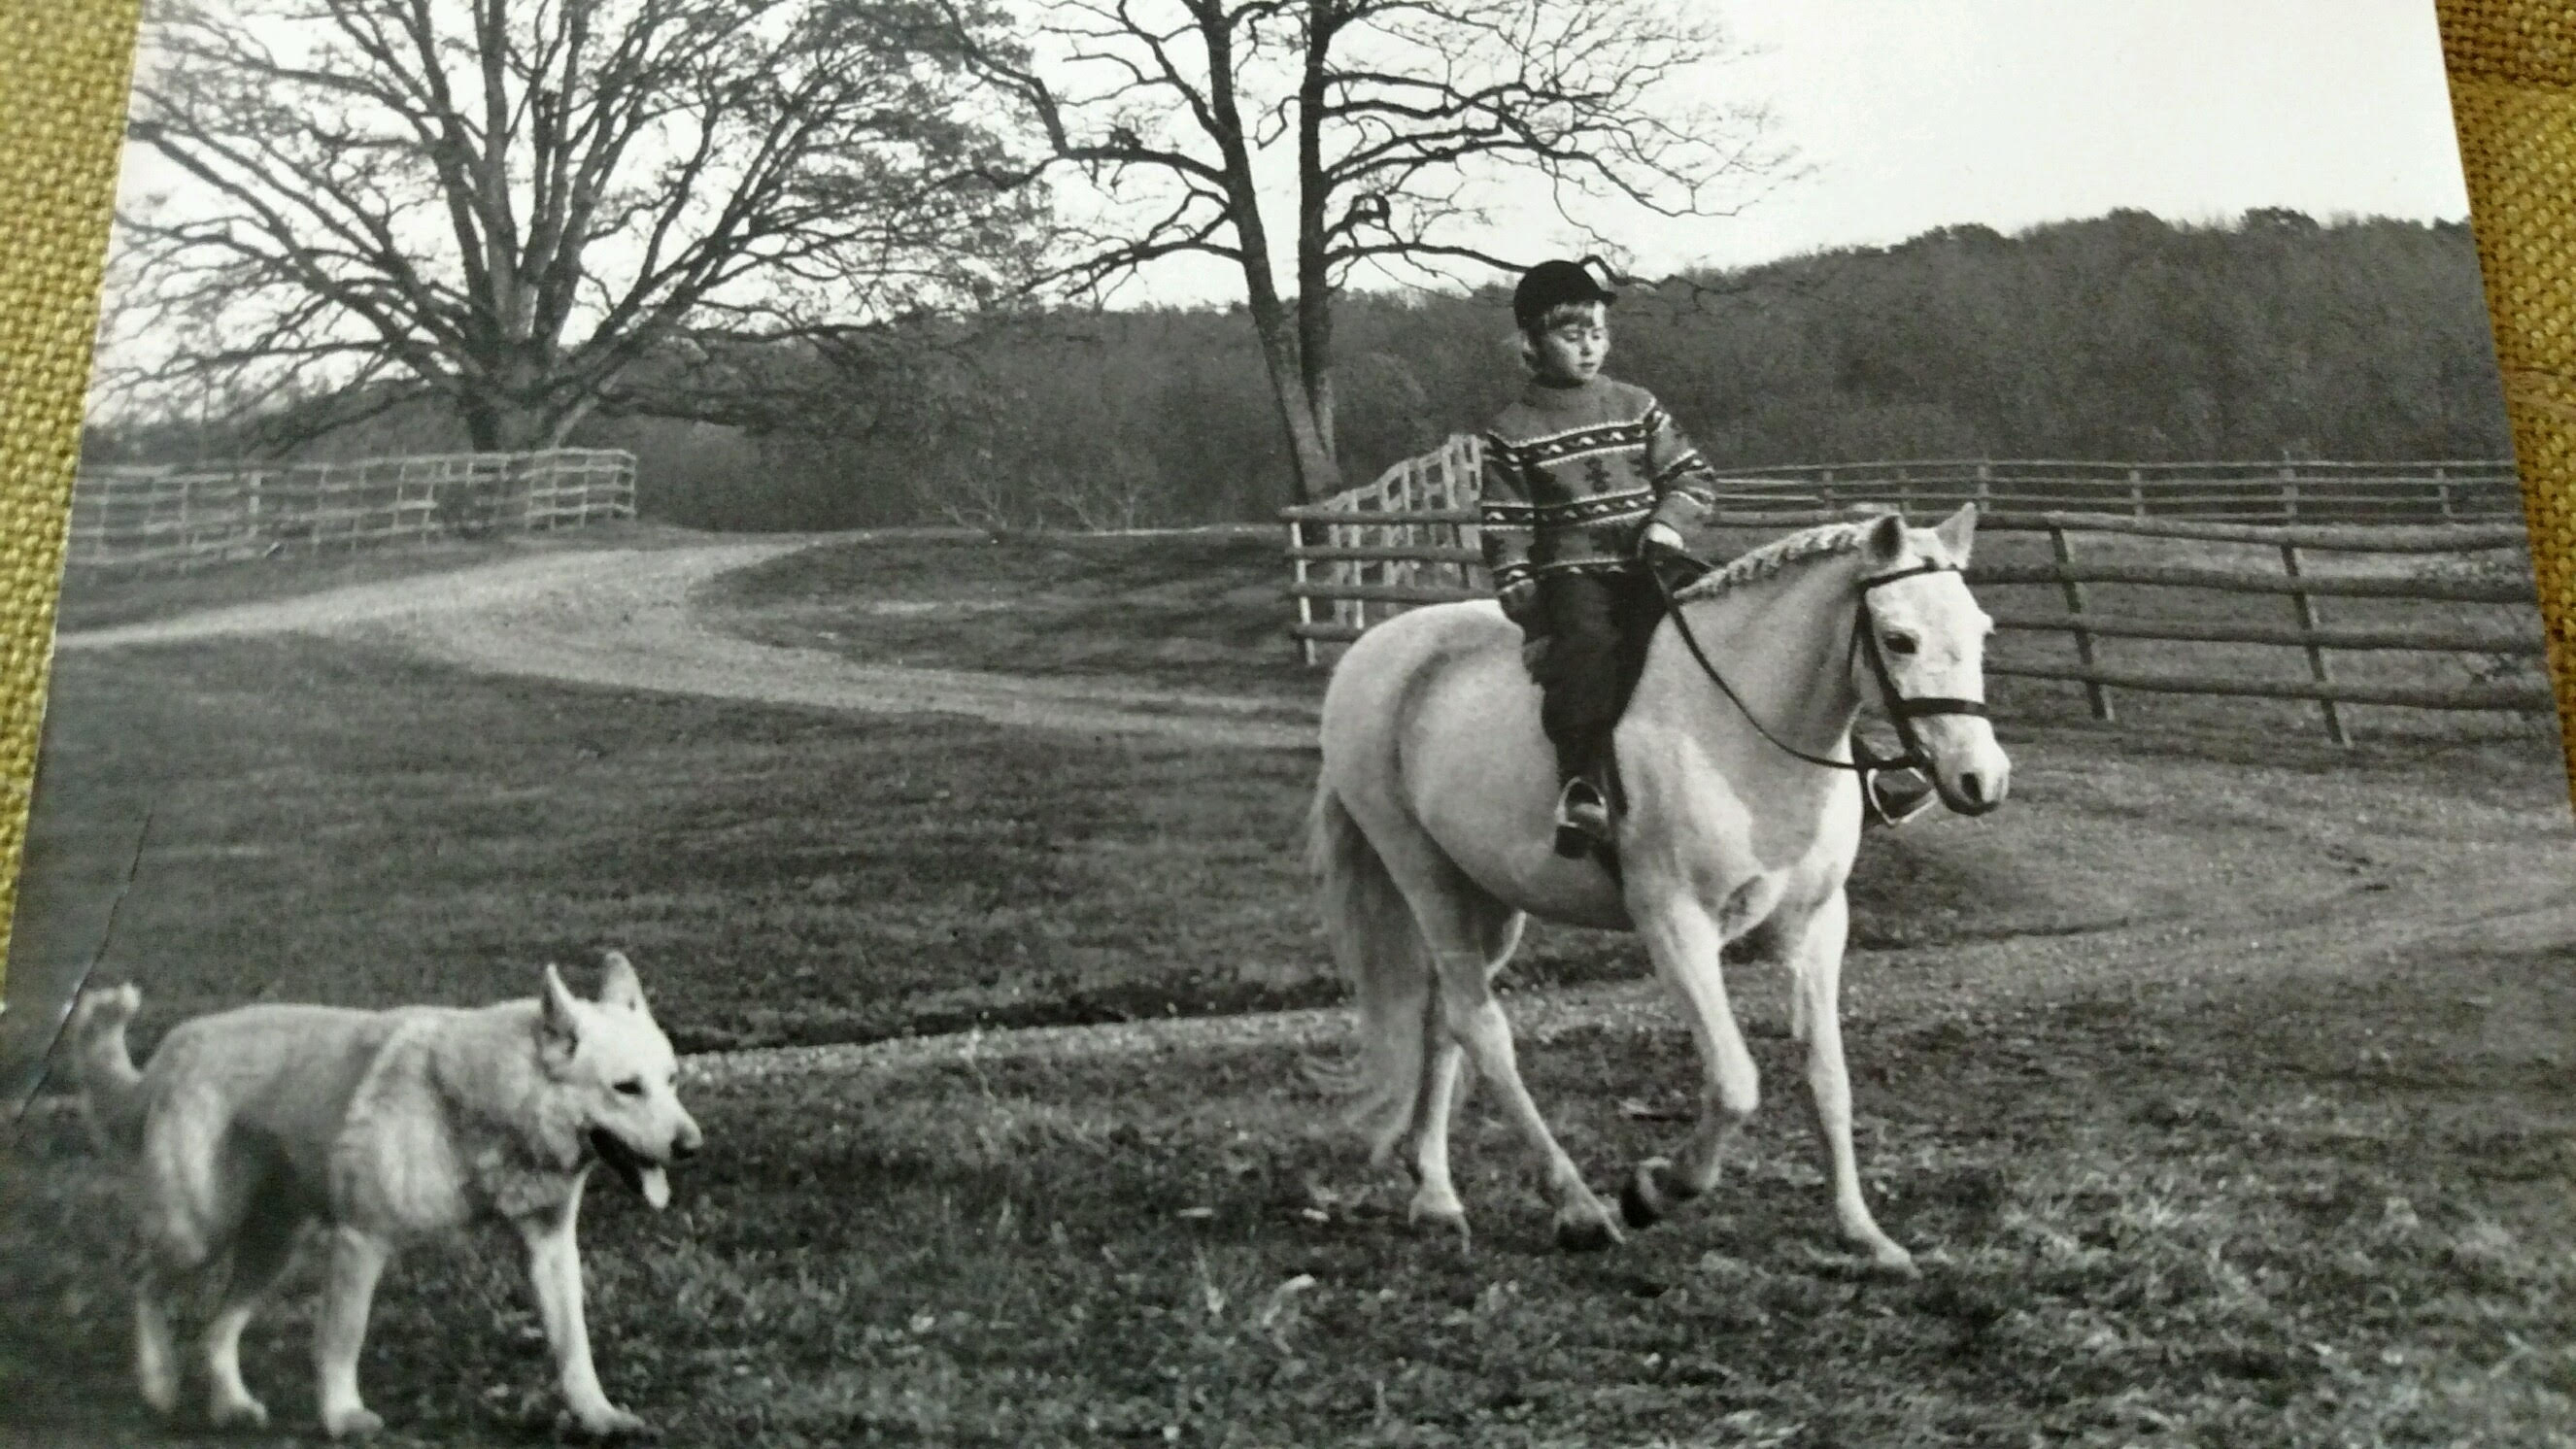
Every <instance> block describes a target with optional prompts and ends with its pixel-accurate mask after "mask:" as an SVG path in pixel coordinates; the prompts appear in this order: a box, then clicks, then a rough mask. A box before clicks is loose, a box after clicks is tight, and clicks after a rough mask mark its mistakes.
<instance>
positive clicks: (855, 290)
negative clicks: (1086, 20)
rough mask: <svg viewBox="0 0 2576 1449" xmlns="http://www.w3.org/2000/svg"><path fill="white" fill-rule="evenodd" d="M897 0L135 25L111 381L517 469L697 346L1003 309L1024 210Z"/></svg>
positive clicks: (265, 0) (530, 5) (978, 20)
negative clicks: (130, 175)
mask: <svg viewBox="0 0 2576 1449" xmlns="http://www.w3.org/2000/svg"><path fill="white" fill-rule="evenodd" d="M907 3H909V0H861V3H847V0H842V3H833V4H824V3H818V0H216V3H202V0H181V3H170V4H162V5H158V6H156V8H155V9H154V11H153V12H152V13H151V15H150V17H149V20H148V25H147V29H146V32H145V41H144V46H143V49H142V51H141V53H140V56H139V60H138V73H137V84H136V88H135V98H134V106H133V112H132V123H131V137H132V139H133V141H134V142H136V143H138V144H139V145H141V146H143V147H148V148H150V150H151V151H152V152H154V153H157V155H158V157H159V158H161V159H162V160H163V161H164V162H165V163H166V168H165V170H167V171H168V172H169V173H170V175H171V177H172V180H171V184H170V185H169V186H168V187H167V188H166V189H165V190H164V191H163V192H162V194H161V195H159V196H157V197H146V198H143V199H142V200H141V201H140V202H139V203H137V204H133V205H129V206H128V207H127V208H126V210H125V213H124V214H123V215H122V216H121V217H120V226H119V242H118V247H117V252H116V255H115V258H114V263H115V269H114V273H113V281H112V285H111V298H110V300H111V312H110V331H109V337H108V342H109V347H108V349H107V356H108V357H109V359H110V361H111V364H112V366H111V370H110V372H109V373H108V375H107V380H108V381H109V382H110V383H111V385H113V386H116V387H118V388H120V389H122V390H123V392H124V393H125V395H127V396H129V397H131V398H133V399H134V400H135V401H137V402H138V403H140V404H141V405H143V406H146V407H150V406H155V405H157V406H159V407H161V408H164V409H167V408H170V407H172V406H173V405H174V404H175V405H178V406H186V405H187V404H189V403H192V402H194V401H196V400H198V399H199V398H202V397H211V398H213V399H214V400H215V402H216V404H217V405H218V406H219V407H222V406H229V407H237V408H241V409H246V410H250V411H256V412H261V413H263V414H266V415H268V416H272V417H276V416H289V417H293V418H295V419H298V420H300V423H299V426H301V427H303V428H305V429H307V430H310V429H312V428H328V427H333V426H339V425H343V424H346V423H349V422H352V421H355V420H357V419H358V418H360V417H363V416H367V415H372V414H374V413H376V412H380V411H382V410H385V409H388V408H393V407H397V406H404V405H416V404H417V401H418V400H419V399H421V398H422V397H424V396H427V397H431V398H435V399H437V400H439V401H440V402H442V403H444V404H445V405H447V406H449V407H451V408H452V409H453V411H454V414H455V416H456V417H457V418H458V419H460V420H461V422H462V424H463V426H464V428H465V431H466V432H467V434H468V435H469V436H470V438H471V441H472V443H473V445H474V446H475V447H477V448H484V449H518V448H525V447H533V446H545V445H550V444H554V443H558V442H560V441H561V440H562V439H563V438H564V436H565V435H566V434H567V433H568V432H569V431H570V430H571V428H572V427H573V426H574V425H575V424H576V423H578V422H579V421H580V420H581V419H582V418H583V417H584V416H585V415H587V414H588V413H589V412H590V411H591V410H593V409H595V408H597V407H598V406H599V405H600V404H601V403H602V401H603V400H614V399H616V398H617V397H618V396H619V390H620V388H621V387H622V386H624V385H626V384H627V383H628V382H629V381H631V380H632V379H633V378H635V377H636V376H637V374H638V364H640V363H644V362H646V361H647V360H648V359H651V360H653V362H654V364H655V365H654V366H652V367H650V368H645V369H643V371H644V372H649V373H652V374H655V375H656V376H657V377H659V378H661V379H663V380H667V379H668V378H669V376H670V375H671V368H670V367H669V365H668V363H669V359H670V358H671V357H672V356H673V355H675V354H677V355H685V354H686V353H687V351H688V350H689V349H688V348H687V347H686V346H684V345H682V344H684V343H685V342H687V341H689V340H691V339H695V340H698V341H705V340H707V339H708V338H710V337H713V338H725V339H742V338H768V337H778V336H795V335H804V336H807V337H812V336H815V335H818V334H827V333H829V332H831V331H832V330H834V329H838V328H845V327H849V326H853V325H865V324H866V323H868V322H869V321H871V320H873V319H882V318H884V317H886V316H889V315H899V314H902V313H904V312H907V311H910V310H915V309H920V308H924V307H937V306H949V305H955V304H957V303H959V302H961V301H971V300H973V299H975V298H977V297H980V296H986V295H991V294H994V293H997V292H1002V291H1007V290H1009V289H1011V288H1013V287H1015V286H1016V285H1018V282H1019V278H1018V276H1017V274H1016V273H1015V272H1014V271H1013V268H1014V267H1015V266H1016V265H1017V264H1018V258H1019V257H1020V254H1021V249H1022V248H1023V246H1024V242H1025V238H1026V235H1027V232H1026V229H1025V223H1026V222H1027V221H1028V219H1029V216H1030V214H1031V212H1032V211H1033V210H1034V209H1035V208H1036V207H1037V206H1038V205H1039V204H1040V200H1041V199H1040V198H1039V197H1037V196H1036V195H1034V194H1032V193H1019V194H1010V195H1006V194H1004V193H1003V192H1001V191H1000V190H999V189H998V188H997V187H996V186H995V185H994V184H993V181H992V178H993V176H994V175H995V174H996V173H997V172H999V171H1002V170H1006V169H1008V168H1009V166H1010V164H1011V163H1010V162H1009V159H1008V158H1007V157H1005V156H1004V155H1003V154H1002V153H1001V151H1000V150H999V149H998V148H997V146H996V144H995V143H994V141H993V140H992V139H991V138H990V137H989V136H988V135H987V134H986V133H985V132H984V131H982V130H980V129H979V128H977V127H976V126H975V125H974V124H972V122H971V120H970V119H968V118H967V117H966V115H965V110H966V108H965V106H964V105H963V104H961V102H962V101H963V100H964V99H965V93H966V92H967V91H968V90H969V89H970V84H971V82H970V78H969V77H967V76H966V75H965V74H964V73H963V72H962V70H961V69H960V67H959V65H958V63H957V62H956V60H955V58H954V57H953V55H952V56H950V57H948V58H946V59H942V58H941V57H937V56H927V55H924V54H923V53H921V52H920V51H918V50H916V49H913V48H910V47H909V46H908V45H907V44H906V43H905V41H904V39H903V37H904V36H906V35H915V34H918V33H919V31H920V30H921V28H922V25H921V21H922V17H921V16H919V15H916V14H912V13H910V12H908V11H907V10H906V9H905V8H904V6H905V5H906V4H907ZM938 19H939V21H940V22H941V24H942V25H943V26H944V27H946V28H948V29H950V30H953V31H962V32H964V33H974V34H979V35H980V34H981V32H982V29H983V27H984V26H985V24H986V23H987V22H986V18H985V17H984V16H982V15H980V14H978V13H974V12H966V11H961V10H959V9H958V8H956V7H948V8H945V9H943V10H942V11H941V12H939V15H938ZM316 399H320V400H321V401H322V402H323V403H324V404H325V405H322V406H315V405H314V403H315V401H316ZM289 401H292V402H296V403H298V404H299V406H296V407H294V408H292V409H281V408H280V404H281V403H285V402H289Z"/></svg>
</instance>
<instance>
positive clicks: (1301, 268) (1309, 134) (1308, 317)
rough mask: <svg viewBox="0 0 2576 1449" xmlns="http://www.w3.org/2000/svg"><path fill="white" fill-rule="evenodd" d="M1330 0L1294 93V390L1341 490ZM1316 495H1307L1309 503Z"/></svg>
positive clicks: (1309, 37)
mask: <svg viewBox="0 0 2576 1449" xmlns="http://www.w3.org/2000/svg"><path fill="white" fill-rule="evenodd" d="M1340 23H1341V20H1340V17H1339V16H1338V15H1337V14H1336V13H1335V7H1334V5H1333V4H1332V3H1331V0H1315V3H1314V4H1312V5H1311V6H1310V7H1309V8H1308V11H1307V19H1306V73H1305V77H1304V79H1303V81H1302V82H1301V83H1300V84H1299V86H1298V91H1297V383H1298V386H1299V388H1300V389H1301V390H1302V391H1303V393H1304V394H1305V399H1306V413H1307V417H1308V418H1309V419H1310V420H1311V423H1312V426H1313V428H1314V430H1315V436H1316V440H1317V443H1318V445H1319V446H1320V447H1321V449H1322V451H1323V455H1324V457H1325V459H1326V460H1327V461H1328V462H1330V463H1331V464H1332V465H1333V483H1332V486H1331V487H1330V488H1328V489H1325V490H1323V492H1326V493H1329V492H1338V491H1340V489H1341V486H1342V485H1341V444H1340V440H1339V439H1337V438H1336V437H1335V436H1334V433H1333V283H1332V268H1331V265H1330V263H1329V262H1328V261H1327V259H1326V250H1327V245H1328V242H1329V240H1330V238H1329V237H1328V236H1327V235H1326V232H1325V226H1326V221H1327V217H1326V215H1325V213H1326V211H1327V209H1328V208H1329V207H1330V206H1331V205H1332V198H1333V189H1332V185H1331V183H1330V182H1329V181H1328V180H1327V179H1326V178H1325V175H1324V111H1325V108H1326V106H1327V105H1328V104H1329V100H1330V98H1329V96H1328V95H1327V94H1326V92H1327V91H1328V89H1329V88H1330V86H1331V82H1332V68H1331V64H1330V62H1331V58H1332V49H1333V36H1334V33H1335V32H1336V30H1338V28H1339V26H1340ZM1322 496H1323V493H1319V492H1316V491H1314V490H1312V489H1309V491H1308V493H1307V498H1308V500H1309V501H1314V500H1316V499H1319V498H1321V497H1322Z"/></svg>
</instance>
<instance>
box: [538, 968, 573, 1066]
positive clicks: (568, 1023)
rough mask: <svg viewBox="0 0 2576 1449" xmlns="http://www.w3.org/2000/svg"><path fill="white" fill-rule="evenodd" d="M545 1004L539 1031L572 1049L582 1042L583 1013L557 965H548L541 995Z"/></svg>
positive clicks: (539, 1021) (548, 1038)
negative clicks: (577, 1006) (574, 1000)
mask: <svg viewBox="0 0 2576 1449" xmlns="http://www.w3.org/2000/svg"><path fill="white" fill-rule="evenodd" d="M539 997H540V999H541V1000H542V1001H543V1002H544V1003H545V1005H544V1009H543V1011H542V1013H541V1015H540V1016H539V1018H538V1025H537V1029H538V1031H539V1032H540V1033H541V1034H543V1035H544V1037H545V1038H546V1039H547V1040H548V1041H551V1042H560V1043H561V1044H563V1045H564V1046H566V1047H570V1046H571V1045H573V1044H574V1043H575V1042H578V1041H579V1040H581V1013H580V1011H579V1010H578V1009H577V1008H576V1006H575V1004H574V1002H573V996H572V991H571V988H569V987H567V986H565V985H564V980H563V973H562V972H560V971H557V970H556V969H555V963H553V962H552V961H549V962H547V963H546V986H545V990H544V991H542V992H540V993H539Z"/></svg>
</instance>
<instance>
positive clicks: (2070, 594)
mask: <svg viewBox="0 0 2576 1449" xmlns="http://www.w3.org/2000/svg"><path fill="white" fill-rule="evenodd" d="M2048 551H2049V553H2050V555H2051V556H2052V557H2054V558H2055V559H2056V560H2057V581H2058V584H2059V586H2060V587H2061V588H2063V589H2064V590H2065V591H2066V612H2067V613H2068V614H2070V615H2072V616H2074V618H2075V619H2076V620H2077V621H2078V623H2077V626H2076V628H2075V657H2076V659H2077V660H2078V661H2079V662H2080V663H2082V664H2083V666H2084V667H2085V669H2087V670H2091V669H2093V668H2094V667H2095V661H2094V658H2093V631H2092V630H2090V629H2087V628H2084V627H2083V625H2082V623H2081V621H2082V619H2083V618H2084V585H2083V584H2081V583H2079V582H2077V581H2076V578H2075V545H2074V544H2073V543H2071V542H2070V541H2068V539H2067V537H2066V530H2065V529H2063V528H2060V527H2058V526H2057V525H2056V524H2053V523H2052V524H2050V525H2049V526H2048ZM2084 702H2085V703H2086V704H2088V705H2091V706H2092V707H2093V717H2094V718H2095V719H2098V720H2100V721H2102V722H2103V723H2104V724H2109V723H2111V691H2110V690H2109V689H2108V688H2107V687H2105V686H2104V685H2103V684H2102V683H2101V682H2100V681H2098V680H2091V679H2088V680H2086V681H2084Z"/></svg>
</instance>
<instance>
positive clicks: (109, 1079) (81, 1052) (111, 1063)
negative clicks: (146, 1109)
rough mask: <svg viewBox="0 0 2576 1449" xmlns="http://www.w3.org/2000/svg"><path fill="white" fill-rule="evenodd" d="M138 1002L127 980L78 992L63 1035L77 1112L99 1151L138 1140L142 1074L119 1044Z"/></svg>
mask: <svg viewBox="0 0 2576 1449" xmlns="http://www.w3.org/2000/svg"><path fill="white" fill-rule="evenodd" d="M142 1004H143V993H142V992H141V991H139V990H137V989H135V987H134V985H133V984H132V983H131V982H129V983H127V984H125V985H123V986H104V987H99V988H96V989H93V990H90V991H85V992H82V993H81V999H80V1004H79V1005H77V1006H75V1007H73V1008H72V1019H71V1025H70V1028H69V1029H68V1031H67V1033H66V1035H67V1037H68V1039H69V1041H70V1043H71V1048H72V1063H73V1068H74V1071H75V1072H76V1074H77V1076H78V1079H79V1081H80V1089H81V1111H82V1114H83V1115H84V1116H86V1117H88V1118H89V1131H90V1137H91V1139H92V1140H94V1141H96V1142H97V1143H98V1146H99V1150H100V1151H102V1152H109V1153H126V1152H132V1151H135V1150H137V1149H139V1148H140V1147H141V1145H142V1141H143V1074H142V1073H141V1072H139V1071H136V1070H135V1069H134V1054H133V1053H132V1052H131V1051H129V1050H127V1048H126V1045H125V1026H126V1023H127V1022H130V1021H132V1020H133V1019H134V1012H135V1009H136V1008H137V1007H140V1006H141V1005H142Z"/></svg>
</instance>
